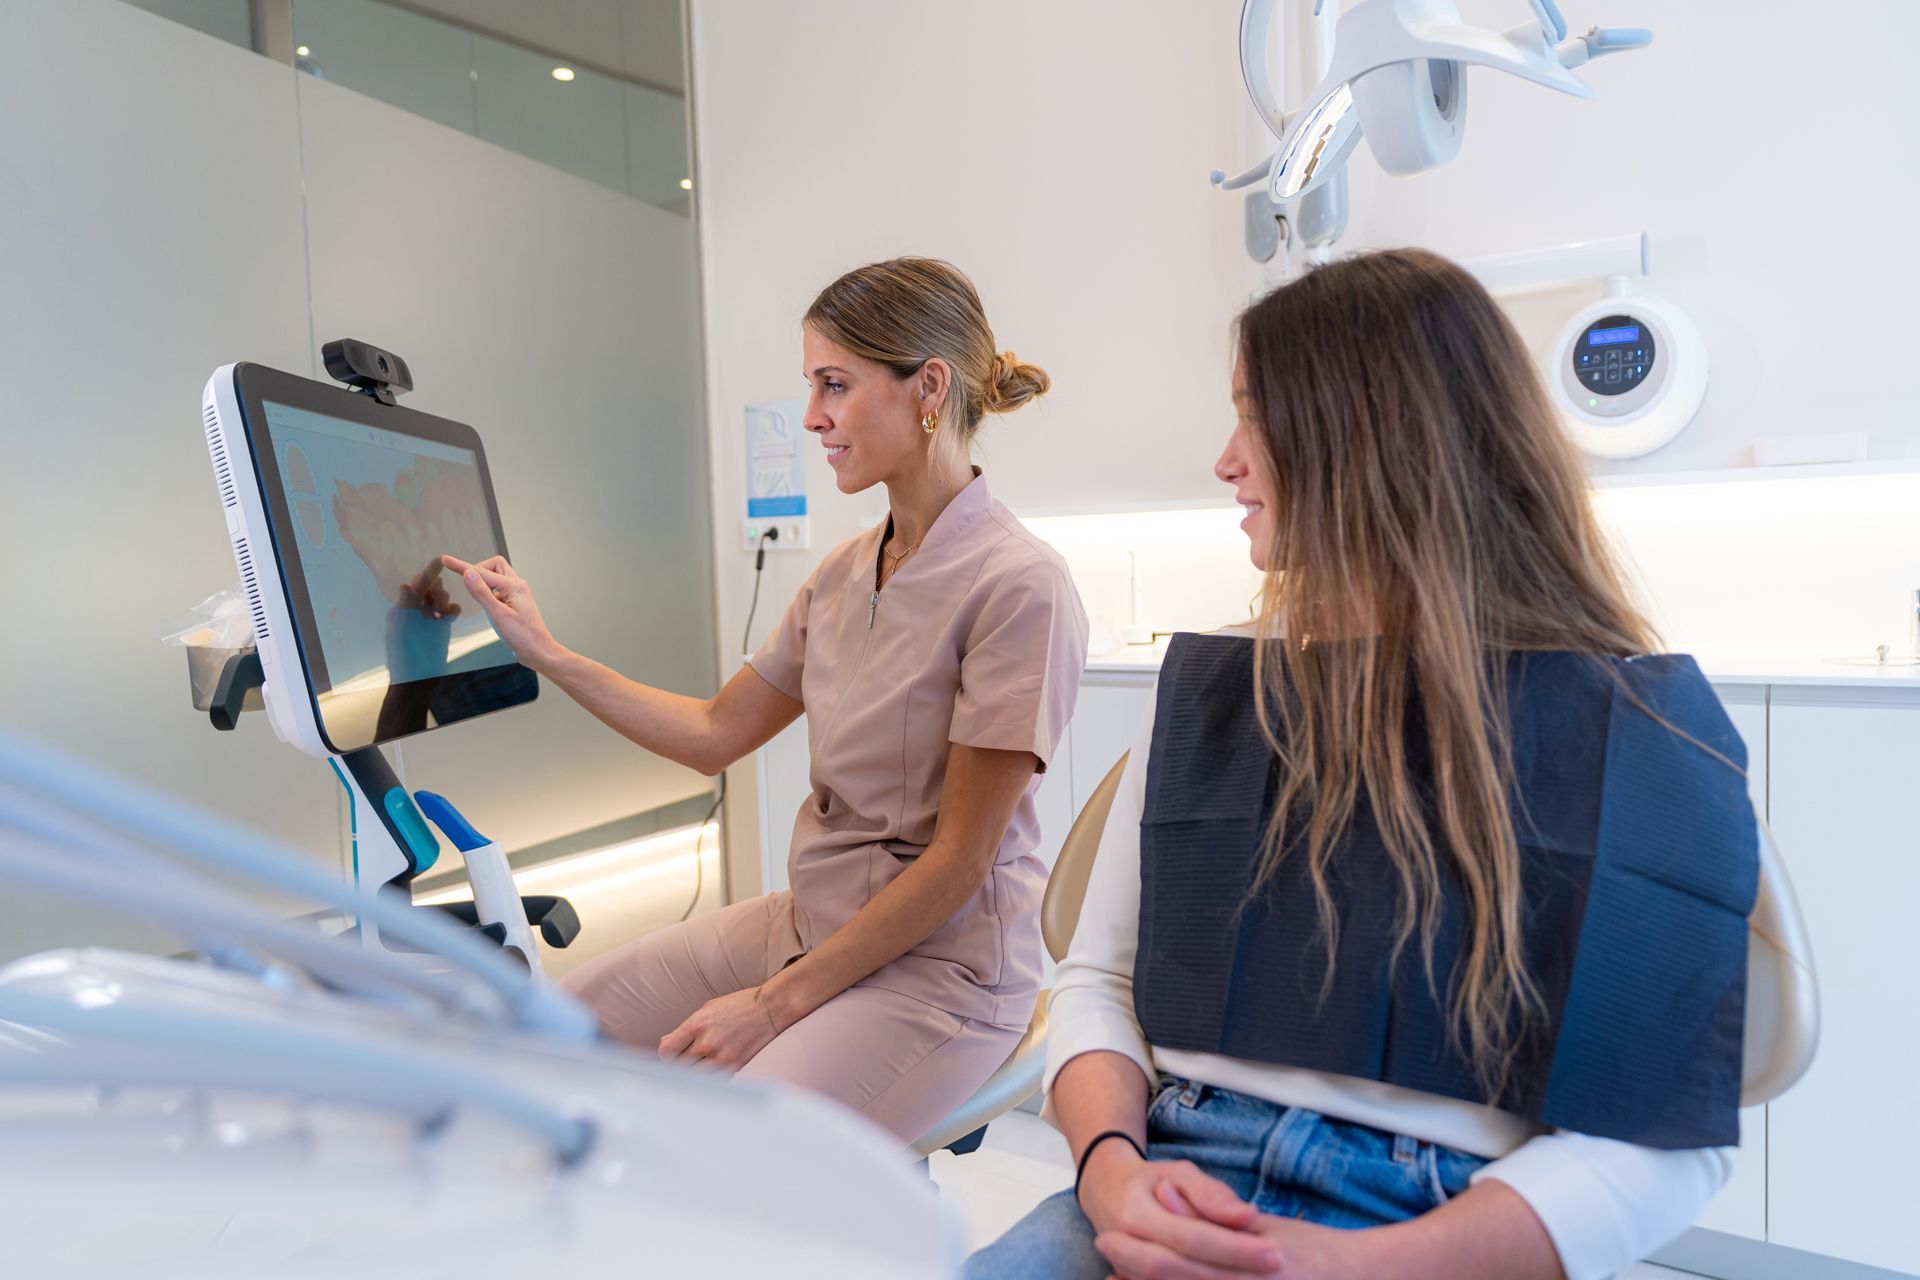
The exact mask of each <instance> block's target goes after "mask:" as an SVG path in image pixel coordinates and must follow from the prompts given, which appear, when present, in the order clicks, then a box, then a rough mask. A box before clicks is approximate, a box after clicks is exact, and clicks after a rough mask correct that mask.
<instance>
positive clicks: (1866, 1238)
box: [1767, 688, 1920, 1272]
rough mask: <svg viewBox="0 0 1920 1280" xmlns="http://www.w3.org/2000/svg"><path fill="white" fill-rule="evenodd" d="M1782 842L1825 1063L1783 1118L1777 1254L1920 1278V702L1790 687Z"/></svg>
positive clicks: (1779, 741) (1773, 1158)
mask: <svg viewBox="0 0 1920 1280" xmlns="http://www.w3.org/2000/svg"><path fill="white" fill-rule="evenodd" d="M1770 728H1771V732H1770V735H1769V756H1770V760H1769V763H1770V765H1771V771H1770V772H1771V777H1770V782H1769V792H1770V802H1771V811H1772V819H1773V829H1774V834H1775V836H1776V837H1777V838H1778V840H1779V842H1780V847H1781V850H1782V851H1783V853H1784V854H1785V856H1786V858H1787V864H1788V867H1789V869H1790V871H1791V874H1792V876H1793V881H1794V888H1795V889H1796V890H1797V891H1798V897H1799V899H1800V909H1801V911H1802V912H1803V913H1804V914H1805V917H1806V922H1807V929H1808V933H1809V935H1810V937H1811V939H1812V943H1813V954H1814V963H1815V966H1816V968H1817V970H1818V973H1819V977H1820V995H1821V1028H1820V1050H1819V1053H1818V1055H1817V1056H1816V1057H1815V1059H1814V1062H1813V1067H1812V1069H1811V1070H1810V1071H1809V1072H1808V1073H1807V1076H1806V1078H1805V1079H1804V1080H1802V1081H1801V1082H1800V1083H1799V1084H1798V1085H1797V1086H1795V1087H1794V1088H1793V1089H1792V1090H1790V1091H1789V1092H1788V1093H1786V1094H1785V1095H1784V1096H1783V1097H1781V1098H1780V1099H1779V1100H1778V1101H1776V1102H1775V1103H1774V1104H1773V1105H1772V1106H1771V1107H1770V1108H1769V1114H1768V1124H1767V1147H1768V1162H1767V1191H1768V1196H1767V1199H1768V1232H1767V1238H1768V1240H1769V1241H1770V1242H1771V1243H1774V1244H1781V1245H1787V1246H1790V1247H1792V1248H1795V1249H1806V1250H1810V1251H1812V1252H1815V1253H1824V1254H1832V1255H1834V1256H1836V1257H1841V1258H1846V1259H1849V1260H1851V1261H1854V1262H1861V1263H1866V1264H1868V1265H1870V1266H1876V1267H1887V1268H1891V1269H1893V1270H1896V1271H1902V1272H1920V1235H1916V1233H1915V1231H1914V1213H1915V1209H1916V1207H1920V1164H1916V1163H1915V1161H1914V1160H1913V1159H1911V1158H1910V1157H1911V1155H1912V1153H1913V1151H1914V1149H1915V1148H1916V1146H1920V1089H1917V1088H1916V1085H1915V1079H1916V1071H1915V1064H1916V1063H1920V995H1916V991H1915V985H1914V982H1913V978H1912V974H1913V970H1914V958H1915V954H1914V936H1915V928H1914V916H1915V911H1916V909H1917V908H1920V837H1916V834H1915V832H1916V829H1917V828H1920V805H1917V804H1916V801H1915V793H1916V789H1917V788H1916V786H1915V777H1916V766H1920V694H1916V693H1914V692H1911V691H1900V690H1887V691H1884V692H1882V691H1878V690H1876V691H1874V692H1872V693H1871V694H1863V693H1849V692H1847V691H1844V690H1843V691H1835V692H1828V691H1825V690H1821V689H1817V688H1809V689H1787V688H1776V689H1775V690H1774V695H1773V706H1772V709H1771V725H1770Z"/></svg>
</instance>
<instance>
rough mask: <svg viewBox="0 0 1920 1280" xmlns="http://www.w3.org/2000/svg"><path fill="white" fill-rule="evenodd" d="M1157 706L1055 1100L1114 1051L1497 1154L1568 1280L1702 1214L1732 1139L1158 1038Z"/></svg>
mask: <svg viewBox="0 0 1920 1280" xmlns="http://www.w3.org/2000/svg"><path fill="white" fill-rule="evenodd" d="M1152 741H1153V703H1152V702H1151V701H1150V702H1149V705H1148V709H1147V714H1146V716H1145V718H1144V720H1143V721H1142V723H1141V725H1140V729H1139V732H1138V733H1137V734H1136V735H1135V738H1134V743H1133V751H1132V755H1131V757H1130V759H1129V760H1128V762H1127V768H1126V771H1125V773H1124V775H1123V776H1122V778H1121V782H1120V789H1119V791H1118V793H1117V794H1116V795H1115V796H1114V801H1113V810H1112V813H1111V815H1110V816H1109V817H1108V819H1107V826H1106V832H1105V834H1104V835H1103V837H1102V838H1101V841H1100V849H1099V853H1098V855H1097V856H1096V858H1095V860H1094V865H1093V872H1092V878H1091V880H1090V881H1089V883H1088V886H1087V896H1086V902H1085V905H1084V906H1082V908H1081V912H1080V922H1079V925H1078V927H1077V929H1076V930H1075V932H1074V935H1073V943H1072V945H1071V946H1070V947H1069V949H1068V954H1067V958H1066V959H1065V960H1063V961H1062V962H1061V964H1060V970H1059V975H1058V978H1057V980H1056V982H1055V985H1054V989H1053V998H1052V1002H1051V1004H1050V1005H1049V1013H1050V1020H1049V1029H1048V1034H1047V1069H1046V1076H1045V1084H1044V1087H1045V1089H1046V1090H1047V1092H1048V1100H1047V1104H1046V1109H1045V1111H1044V1112H1043V1115H1044V1116H1045V1117H1046V1118H1047V1119H1049V1120H1053V1119H1054V1113H1053V1102H1052V1089H1053V1081H1054V1078H1055V1077H1056V1076H1057V1075H1058V1074H1059V1073H1060V1069H1061V1068H1062V1067H1064V1066H1065V1065H1066V1064H1067V1063H1068V1062H1071V1061H1072V1060H1073V1059H1074V1058H1076V1057H1078V1056H1080V1055H1081V1054H1083V1053H1091V1052H1094V1051H1096V1050H1109V1051H1111V1052H1114V1053H1121V1054H1125V1055H1126V1056H1127V1057H1129V1058H1131V1059H1133V1061H1134V1062H1136V1063H1138V1064H1139V1066H1140V1070H1141V1071H1143V1072H1144V1073H1146V1076H1147V1079H1148V1080H1149V1081H1152V1080H1155V1079H1157V1078H1158V1077H1159V1075H1161V1074H1166V1075H1172V1076H1178V1077H1181V1078H1183V1079H1187V1080H1195V1081H1199V1082H1200V1083H1202V1084H1208V1085H1212V1086H1214V1087H1215V1088H1220V1089H1227V1090H1231V1091H1233V1092H1235V1093H1241V1094H1246V1095H1248V1096H1250V1097H1255V1098H1261V1099H1265V1100H1266V1101H1269V1102H1274V1103H1278V1104H1280V1105H1282V1106H1293V1107H1304V1108H1306V1109H1308V1110H1311V1111H1317V1112H1320V1113H1321V1114H1323V1115H1326V1116H1330V1117H1332V1118H1334V1119H1339V1120H1345V1121H1348V1122H1351V1123H1355V1124H1364V1125H1367V1126H1370V1127H1372V1128H1376V1129H1383V1130H1386V1131H1388V1132H1390V1133H1403V1134H1406V1135H1408V1136H1409V1137H1413V1138H1417V1139H1420V1140H1422V1141H1426V1142H1433V1143H1438V1144H1440V1145H1442V1146H1447V1147H1452V1148H1454V1149H1455V1150H1458V1151H1464V1152H1467V1153H1468V1154H1471V1155H1478V1156H1485V1157H1487V1158H1488V1159H1489V1160H1490V1161H1491V1163H1489V1164H1487V1165H1486V1166H1485V1167H1483V1168H1482V1169H1481V1170H1480V1171H1479V1172H1478V1173H1476V1174H1475V1175H1474V1181H1475V1182H1478V1181H1479V1180H1480V1179H1482V1178H1497V1179H1499V1180H1500V1181H1501V1182H1504V1183H1506V1184H1507V1185H1508V1186H1509V1187H1511V1188H1513V1190H1514V1191H1516V1192H1518V1193H1519V1194H1520V1196H1521V1197H1522V1198H1523V1199H1525V1200H1526V1202H1527V1204H1528V1205H1529V1206H1530V1207H1531V1208H1532V1209H1533V1211H1534V1213H1535V1214H1537V1215H1538V1216H1539V1218H1540V1221H1541V1222H1542V1223H1543V1224H1544V1225H1545V1226H1546V1229H1547V1234H1548V1235H1549V1236H1550V1237H1551V1238H1552V1240H1553V1244H1554V1248H1555V1250H1557V1251H1558V1253H1559V1255H1560V1265H1561V1268H1562V1269H1563V1270H1564V1271H1565V1272H1566V1275H1567V1280H1602V1278H1603V1277H1607V1276H1611V1275H1614V1274H1615V1273H1616V1272H1619V1271H1622V1270H1624V1269H1625V1268H1627V1267H1628V1266H1630V1265H1632V1264H1633V1263H1634V1262H1636V1261H1638V1260H1639V1259H1640V1258H1643V1257H1645V1256H1646V1255H1647V1254H1648V1253H1650V1252H1652V1251H1653V1250H1654V1249H1657V1248H1659V1247H1660V1246H1661V1245H1662V1244H1665V1243H1666V1242H1667V1241H1669V1240H1671V1239H1673V1238H1674V1237H1675V1236H1677V1235H1679V1234H1680V1233H1681V1232H1682V1231H1684V1230H1686V1228H1687V1227H1688V1226H1689V1225H1690V1224H1691V1223H1692V1222H1693V1220H1694V1219H1695V1218H1696V1217H1698V1216H1699V1214H1700V1211H1701V1210H1702V1209H1704V1208H1705V1207H1706V1205H1707V1202H1708V1201H1709V1200H1711V1199H1712V1198H1713V1195H1714V1193H1715V1192H1716V1191H1718V1190H1719V1189H1720V1187H1721V1185H1722V1184H1723V1183H1725V1182H1726V1180H1727V1175H1728V1174H1729V1172H1730V1171H1731V1168H1732V1153H1731V1150H1730V1149H1727V1148H1703V1149H1698V1150H1680V1151H1666V1150H1659V1149H1656V1148H1652V1147H1642V1146H1636V1145H1634V1144H1632V1143H1627V1142H1619V1141H1615V1140H1613V1139H1608V1138H1596V1137H1592V1136H1590V1135H1587V1134H1580V1133H1573V1132H1570V1131H1567V1130H1557V1131H1542V1130H1541V1129H1539V1127H1538V1126H1535V1125H1533V1124H1531V1123H1530V1122H1529V1121H1527V1120H1525V1119H1523V1118H1521V1117H1519V1116H1517V1115H1513V1114H1511V1113H1509V1112H1505V1111H1499V1110H1496V1109H1494V1108H1492V1107H1488V1106H1483V1105H1479V1104H1476V1103H1470V1102H1463V1101H1460V1100H1458V1099H1455V1098H1444V1097H1440V1096H1437V1095H1434V1094H1427V1093H1418V1092H1415V1091H1414V1090H1411V1089H1405V1088H1401V1087H1399V1086H1397V1085H1390V1084H1383V1083H1381V1082H1379V1081H1374V1080H1361V1079H1357V1078H1355V1077H1352V1076H1339V1075H1332V1074H1329V1073H1326V1072H1320V1071H1306V1070H1301V1069H1298V1068H1293V1067H1284V1066H1274V1065H1272V1064H1269V1063H1264V1062H1249V1061H1244V1060H1241V1059H1237V1058H1227V1057H1222V1056H1220V1055H1218V1054H1208V1053H1191V1052H1184V1051H1180V1050H1174V1049H1162V1048H1158V1047H1156V1046H1154V1045H1151V1044H1149V1043H1148V1042H1147V1039H1146V1036H1145V1034H1144V1033H1143V1032H1142V1031H1141V1028H1140V1023H1139V1020H1138V1018H1137V1017H1136V1016H1135V1014H1134V1007H1133V965H1134V955H1135V953H1136V951H1137V950H1138V949H1139V941H1140V816H1141V812H1142V810H1143V808H1144V806H1145V801H1146V777H1147V756H1148V752H1149V750H1150V747H1151V743H1152Z"/></svg>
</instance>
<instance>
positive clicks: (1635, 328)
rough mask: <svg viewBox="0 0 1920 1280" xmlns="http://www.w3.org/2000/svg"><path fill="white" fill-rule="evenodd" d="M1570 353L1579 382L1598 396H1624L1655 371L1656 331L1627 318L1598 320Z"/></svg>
mask: <svg viewBox="0 0 1920 1280" xmlns="http://www.w3.org/2000/svg"><path fill="white" fill-rule="evenodd" d="M1568 354H1569V356H1570V358H1571V359H1572V361H1573V371H1572V372H1573V376H1574V378H1575V380H1576V381H1578V382H1579V384H1580V387H1581V389H1582V390H1584V391H1586V392H1588V393H1589V394H1591V395H1596V396H1620V395H1625V394H1626V393H1627V392H1629V391H1633V390H1635V389H1637V388H1638V387H1639V386H1640V385H1641V384H1642V383H1643V382H1645V381H1646V380H1647V378H1648V376H1649V375H1651V373H1652V372H1653V362H1654V360H1655V359H1656V358H1657V352H1656V349H1655V347H1654V342H1653V332H1652V330H1651V329H1649V328H1648V327H1647V326H1645V325H1642V324H1640V323H1639V322H1637V321H1636V320H1635V319H1634V318H1633V317H1632V316H1626V315H1611V316H1602V317H1601V318H1600V319H1598V320H1595V321H1594V322H1593V323H1592V324H1590V325H1588V326H1587V327H1586V330H1585V331H1584V332H1583V333H1581V335H1580V337H1579V339H1578V340H1577V341H1575V342H1574V344H1573V349H1572V351H1571V352H1569V353H1568Z"/></svg>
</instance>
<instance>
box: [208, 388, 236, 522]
mask: <svg viewBox="0 0 1920 1280" xmlns="http://www.w3.org/2000/svg"><path fill="white" fill-rule="evenodd" d="M205 416H206V422H207V451H208V452H209V453H211V454H212V455H213V478H214V479H215V480H217V481H219V483H220V501H221V503H222V504H223V505H225V506H228V507H234V506H238V505H239V503H240V494H239V492H238V491H237V490H235V488H234V486H233V467H232V465H231V464H230V463H229V462H228V461H227V448H226V442H225V441H223V440H222V439H221V438H220V411H219V410H218V409H216V408H214V407H213V406H212V405H208V406H207V411H206V415H205Z"/></svg>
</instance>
